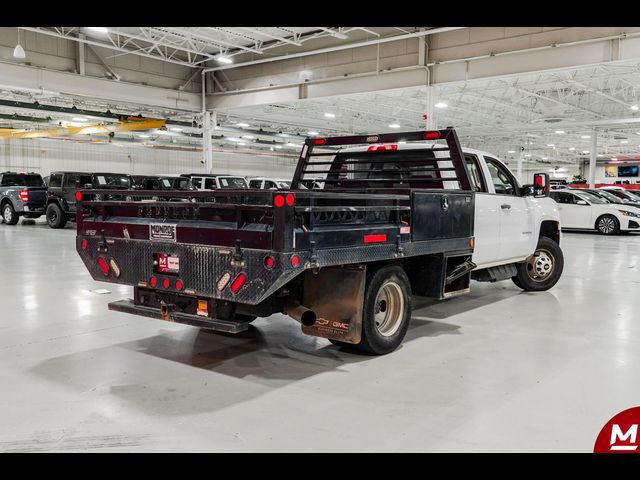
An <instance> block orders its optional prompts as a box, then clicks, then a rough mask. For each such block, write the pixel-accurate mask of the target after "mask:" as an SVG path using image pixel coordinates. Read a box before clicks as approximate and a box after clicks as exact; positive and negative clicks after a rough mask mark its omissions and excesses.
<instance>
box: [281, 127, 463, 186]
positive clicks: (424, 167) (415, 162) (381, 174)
mask: <svg viewBox="0 0 640 480" xmlns="http://www.w3.org/2000/svg"><path fill="white" fill-rule="evenodd" d="M419 141H422V142H424V141H430V142H433V144H429V145H423V146H422V147H421V146H419V145H416V148H415V149H408V148H405V147H403V148H399V145H402V144H403V143H407V142H419ZM357 145H368V147H367V149H366V150H364V151H349V150H345V149H343V148H341V147H345V146H357ZM316 150H317V151H316ZM464 162H465V160H464V154H463V152H462V148H461V147H460V143H459V141H458V137H457V135H456V132H455V130H454V129H453V128H446V129H444V130H428V131H420V132H402V133H384V134H379V135H355V136H347V137H322V138H307V139H306V140H305V144H304V146H303V148H302V152H301V154H300V158H299V161H298V166H297V168H296V172H295V174H294V177H293V181H292V183H291V188H292V189H298V188H300V186H301V185H302V186H306V185H309V184H310V183H311V182H318V183H320V184H322V185H323V189H324V190H338V189H339V190H366V191H375V190H384V191H389V190H396V191H398V193H400V191H402V190H406V189H416V188H420V189H432V188H434V189H456V190H466V191H470V190H472V187H471V182H470V180H469V176H468V173H467V169H466V167H465V164H464Z"/></svg>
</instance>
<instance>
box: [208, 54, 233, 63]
mask: <svg viewBox="0 0 640 480" xmlns="http://www.w3.org/2000/svg"><path fill="white" fill-rule="evenodd" d="M213 59H214V60H216V61H217V62H218V63H226V64H227V65H228V64H230V63H233V59H232V58H231V57H227V56H226V55H216V56H215V57H213Z"/></svg>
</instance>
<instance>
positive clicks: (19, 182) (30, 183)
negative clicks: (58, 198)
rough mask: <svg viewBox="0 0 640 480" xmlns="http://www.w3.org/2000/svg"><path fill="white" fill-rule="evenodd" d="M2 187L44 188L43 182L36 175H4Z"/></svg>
mask: <svg viewBox="0 0 640 480" xmlns="http://www.w3.org/2000/svg"><path fill="white" fill-rule="evenodd" d="M2 186H3V187H44V186H45V185H44V180H42V177H41V176H40V175H38V174H32V173H26V174H22V173H5V174H4V175H3V176H2Z"/></svg>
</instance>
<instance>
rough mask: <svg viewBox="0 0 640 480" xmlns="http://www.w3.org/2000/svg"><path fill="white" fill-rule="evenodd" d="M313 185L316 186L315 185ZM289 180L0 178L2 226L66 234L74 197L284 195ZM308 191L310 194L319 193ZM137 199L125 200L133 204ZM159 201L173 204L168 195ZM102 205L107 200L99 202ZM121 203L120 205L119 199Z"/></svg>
mask: <svg viewBox="0 0 640 480" xmlns="http://www.w3.org/2000/svg"><path fill="white" fill-rule="evenodd" d="M314 183H315V182H314ZM290 185H291V184H290V181H289V180H282V179H277V178H269V177H249V178H247V177H244V176H240V175H215V174H202V173H188V174H181V175H128V174H123V173H90V172H70V171H61V172H52V173H51V174H50V175H49V176H47V177H45V178H44V179H43V178H42V176H41V175H40V174H38V173H34V172H29V173H17V172H2V173H0V215H1V216H2V222H4V223H6V224H7V225H15V224H17V223H18V221H19V219H20V217H23V218H30V219H36V218H40V217H41V216H42V215H45V216H46V219H47V223H48V224H49V226H50V227H51V228H63V227H64V226H65V225H66V223H67V222H68V221H75V216H76V199H75V194H76V192H77V191H78V190H81V189H92V190H100V189H108V190H113V189H118V190H125V191H130V190H145V191H152V190H157V191H158V192H171V191H185V190H187V191H188V190H216V189H221V188H222V189H224V188H234V189H238V188H239V189H242V188H256V189H263V190H283V189H288V188H289V187H290ZM319 187H320V185H319V184H317V185H310V186H309V188H319ZM133 197H135V194H133V195H132V194H128V195H123V196H122V197H121V199H123V200H131V199H132V198H133ZM155 198H156V199H161V200H172V199H173V198H172V197H171V195H170V194H168V195H158V197H155ZM101 199H103V200H104V198H102V197H101ZM117 199H120V196H118V198H117Z"/></svg>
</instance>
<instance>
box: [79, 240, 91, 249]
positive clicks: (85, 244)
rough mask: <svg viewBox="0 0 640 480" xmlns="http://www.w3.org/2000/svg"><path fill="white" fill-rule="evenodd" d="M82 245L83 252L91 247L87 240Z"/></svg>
mask: <svg viewBox="0 0 640 480" xmlns="http://www.w3.org/2000/svg"><path fill="white" fill-rule="evenodd" d="M80 245H81V246H82V249H83V250H86V249H87V246H88V245H89V242H87V240H86V239H85V240H82V243H80Z"/></svg>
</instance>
